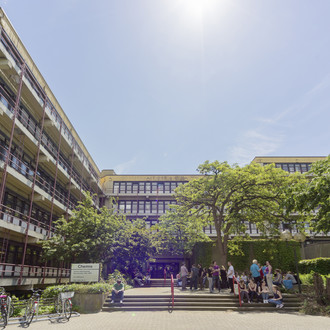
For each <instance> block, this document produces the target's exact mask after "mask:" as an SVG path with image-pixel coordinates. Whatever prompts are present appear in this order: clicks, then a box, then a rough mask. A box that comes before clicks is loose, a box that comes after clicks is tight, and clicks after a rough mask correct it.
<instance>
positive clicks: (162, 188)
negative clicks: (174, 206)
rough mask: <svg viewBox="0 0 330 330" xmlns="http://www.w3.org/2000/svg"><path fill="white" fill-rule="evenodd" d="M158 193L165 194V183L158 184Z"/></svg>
mask: <svg viewBox="0 0 330 330" xmlns="http://www.w3.org/2000/svg"><path fill="white" fill-rule="evenodd" d="M157 191H158V193H159V194H162V193H164V184H163V183H158V186H157Z"/></svg>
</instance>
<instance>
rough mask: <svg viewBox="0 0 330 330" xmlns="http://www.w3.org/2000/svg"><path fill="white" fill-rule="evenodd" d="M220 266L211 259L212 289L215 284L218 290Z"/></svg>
mask: <svg viewBox="0 0 330 330" xmlns="http://www.w3.org/2000/svg"><path fill="white" fill-rule="evenodd" d="M219 275H220V267H219V266H218V265H217V262H216V261H213V272H212V291H213V290H214V287H215V286H216V287H217V288H218V290H219V292H220V279H219Z"/></svg>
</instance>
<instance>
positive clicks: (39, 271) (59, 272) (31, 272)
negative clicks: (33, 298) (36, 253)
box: [0, 263, 70, 278]
mask: <svg viewBox="0 0 330 330" xmlns="http://www.w3.org/2000/svg"><path fill="white" fill-rule="evenodd" d="M20 274H21V265H18V264H7V263H0V276H1V277H2V278H4V277H20ZM22 277H25V278H26V277H29V278H31V277H32V278H33V277H35V278H43V277H46V278H67V277H70V269H64V268H55V267H43V266H30V265H24V266H23V273H22Z"/></svg>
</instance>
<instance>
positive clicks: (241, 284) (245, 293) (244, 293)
mask: <svg viewBox="0 0 330 330" xmlns="http://www.w3.org/2000/svg"><path fill="white" fill-rule="evenodd" d="M239 288H240V291H241V303H242V304H243V303H244V297H246V300H247V302H249V300H250V299H249V293H248V289H247V287H246V284H245V282H244V280H243V279H240V281H239Z"/></svg>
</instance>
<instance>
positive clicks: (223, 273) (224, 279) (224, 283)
mask: <svg viewBox="0 0 330 330" xmlns="http://www.w3.org/2000/svg"><path fill="white" fill-rule="evenodd" d="M220 277H221V289H228V281H227V272H226V268H225V266H224V265H222V266H221V269H220Z"/></svg>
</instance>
